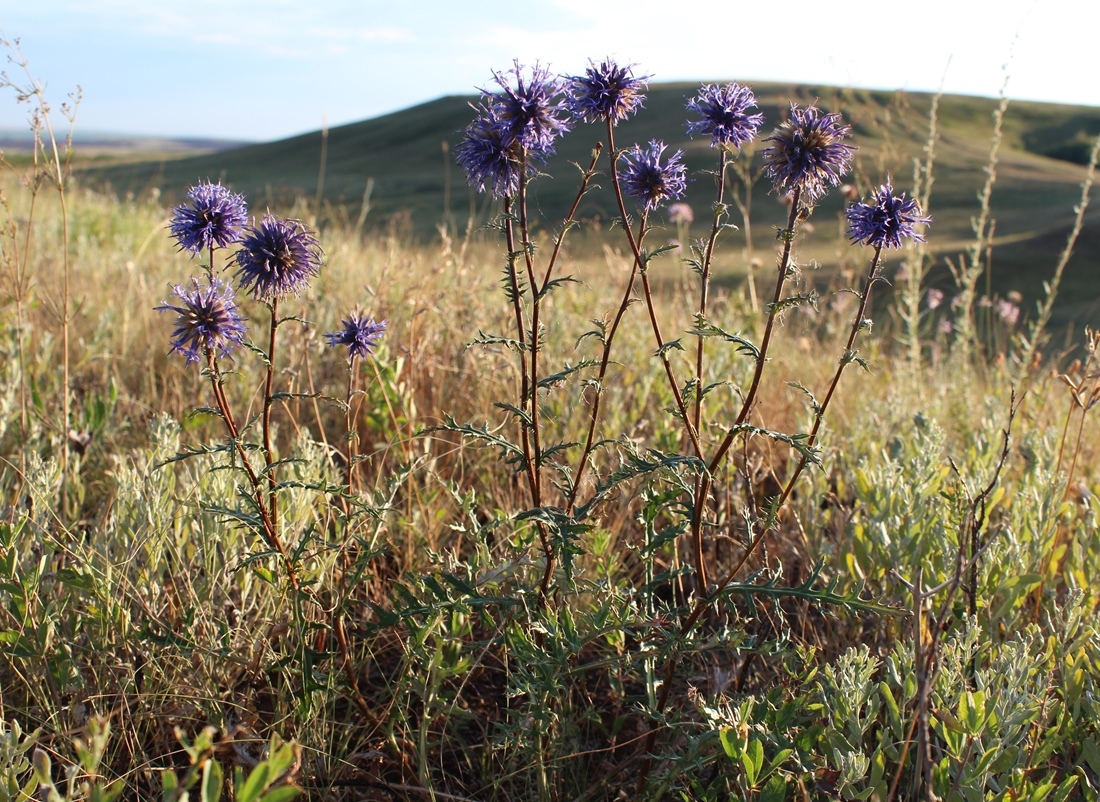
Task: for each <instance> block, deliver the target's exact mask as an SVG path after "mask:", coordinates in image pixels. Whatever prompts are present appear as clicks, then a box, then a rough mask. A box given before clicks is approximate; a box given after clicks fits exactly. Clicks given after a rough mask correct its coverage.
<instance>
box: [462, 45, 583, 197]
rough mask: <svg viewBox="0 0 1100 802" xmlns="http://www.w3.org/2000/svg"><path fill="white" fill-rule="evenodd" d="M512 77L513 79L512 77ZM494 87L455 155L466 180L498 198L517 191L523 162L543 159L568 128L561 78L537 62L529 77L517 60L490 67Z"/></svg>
mask: <svg viewBox="0 0 1100 802" xmlns="http://www.w3.org/2000/svg"><path fill="white" fill-rule="evenodd" d="M510 76H511V77H514V79H515V80H514V85H513V81H512V80H511V79H510ZM493 80H494V81H495V82H496V84H497V85H498V86H499V87H500V91H498V92H490V91H488V90H484V89H483V90H482V93H481V102H480V103H479V104H477V105H475V106H474V107H473V108H474V110H475V111H476V112H477V117H476V118H475V119H474V121H473V122H472V123H470V125H468V126H467V127H466V130H465V131H463V134H462V141H461V142H460V143H459V144H458V147H457V148H455V158H456V159H457V161H458V163H459V165H460V166H461V167H462V168H463V169H464V170H465V171H466V178H467V180H468V181H469V183H470V185H471V186H473V187H475V188H476V189H477V190H478V191H480V192H484V191H486V190H491V191H492V192H493V194H494V195H496V196H497V197H503V196H505V195H510V194H513V193H515V192H516V190H517V189H518V188H519V180H520V175H521V174H522V172H523V169H524V165H525V164H528V165H530V164H542V163H543V162H545V161H546V159H547V158H548V157H549V156H550V155H551V154H552V153H553V152H554V143H555V141H556V139H557V138H558V137H559V136H561V135H562V134H563V133H565V132H566V131H568V130H569V128H570V126H571V122H570V120H569V117H568V115H567V109H566V103H565V98H564V95H563V91H564V83H563V82H562V80H561V79H560V78H557V77H555V76H552V75H550V72H549V71H548V70H547V69H545V68H544V67H540V66H539V65H537V64H536V65H535V66H534V67H533V68H531V75H530V77H529V78H525V77H524V68H523V67H521V66H520V65H519V64H518V63H517V64H516V65H515V67H514V68H513V69H511V70H508V71H506V72H494V73H493Z"/></svg>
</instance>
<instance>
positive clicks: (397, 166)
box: [80, 83, 1100, 323]
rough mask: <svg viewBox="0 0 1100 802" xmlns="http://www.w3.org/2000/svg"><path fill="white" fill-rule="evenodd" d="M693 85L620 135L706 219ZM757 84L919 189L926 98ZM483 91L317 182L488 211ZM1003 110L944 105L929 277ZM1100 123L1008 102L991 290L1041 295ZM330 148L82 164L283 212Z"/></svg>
mask: <svg viewBox="0 0 1100 802" xmlns="http://www.w3.org/2000/svg"><path fill="white" fill-rule="evenodd" d="M697 88H698V84H686V83H674V84H659V85H654V86H652V87H650V91H649V93H648V97H647V100H646V106H645V108H644V109H643V110H642V111H641V112H640V113H639V114H638V116H637V117H635V118H632V119H630V120H628V121H626V122H624V123H623V124H622V125H621V126H620V127H619V129H618V134H617V136H618V144H619V145H620V146H628V145H630V144H632V143H634V142H644V141H646V140H649V139H653V138H660V139H664V140H665V141H666V142H668V143H669V144H670V145H671V146H672V147H676V148H683V149H684V151H685V155H686V161H687V163H688V166H689V169H690V170H691V172H692V175H693V176H694V180H693V183H692V184H691V187H690V195H689V199H688V200H689V202H690V203H691V204H692V205H693V206H694V207H695V209H696V212H697V217H700V218H701V217H704V216H705V215H702V214H699V211H700V210H701V209H703V208H705V207H706V206H707V205H708V204H709V203H710V199H711V197H712V194H713V188H712V187H713V183H712V178H711V177H710V176H709V175H707V174H705V172H704V171H706V170H707V169H712V168H713V164H714V156H713V152H712V151H711V149H710V147H709V143H708V142H707V141H706V140H689V139H687V137H686V135H685V134H684V116H685V113H684V104H685V102H686V100H687V99H688V98H689V97H691V96H692V95H693V94H694V92H695V91H696V89H697ZM754 89H755V91H756V93H757V97H758V100H759V106H760V108H761V110H762V111H763V112H764V114H765V118H766V122H765V126H764V128H763V129H762V130H763V131H764V132H765V135H766V132H770V130H771V129H772V127H773V126H774V125H775V124H776V123H777V122H778V121H779V120H781V119H782V116H783V113H784V110H785V109H786V108H787V107H788V106H789V104H790V103H791V102H797V103H800V104H805V103H810V102H815V101H816V102H817V104H818V105H819V106H821V107H823V108H826V109H829V110H839V111H841V112H842V113H843V114H844V116H845V118H846V119H848V120H850V121H851V123H852V125H853V130H854V142H855V144H857V145H858V146H859V148H860V150H859V152H858V155H857V161H856V168H855V180H856V181H858V183H859V184H860V185H861V186H862V187H863V188H866V187H868V186H870V185H872V184H877V183H879V182H881V181H882V180H884V178H885V176H886V174H887V173H888V172H889V173H892V174H893V175H894V179H895V180H894V183H895V186H897V187H898V188H899V189H906V188H908V187H909V186H910V185H911V183H912V174H913V160H914V159H916V158H920V157H921V155H922V152H923V149H924V146H925V143H926V141H927V136H928V114H929V109H930V106H931V102H932V97H931V96H930V95H926V94H902V93H892V92H879V91H867V90H841V89H836V88H831V87H824V86H801V85H793V84H755V85H754ZM474 99H475V98H473V97H472V96H471V97H445V98H440V99H439V100H435V101H432V102H430V103H425V104H422V105H419V106H416V107H413V108H410V109H406V110H404V111H400V112H396V113H393V114H389V115H385V116H382V117H378V118H375V119H371V120H365V121H363V122H359V123H354V124H350V125H345V126H341V127H338V128H333V129H331V130H330V131H328V134H327V152H326V155H325V159H324V163H325V170H324V182H323V195H324V201H325V209H326V214H328V215H342V216H344V217H346V218H347V219H351V220H354V219H356V217H357V216H358V215H359V213H360V209H361V204H362V201H363V197H364V192H365V190H366V188H367V185H368V182H370V184H371V187H372V190H371V197H370V204H371V209H370V214H369V217H368V218H367V223H368V227H370V226H375V227H379V226H385V225H387V224H389V223H390V222H391V221H397V222H398V223H399V224H400V225H402V226H407V230H408V231H409V233H411V234H414V235H418V236H423V237H429V236H431V235H432V234H433V233H434V231H435V227H436V225H437V224H438V223H439V222H440V221H441V220H443V219H444V217H445V214H447V213H448V211H449V213H450V215H451V218H450V219H451V220H455V219H457V220H458V221H459V223H460V225H461V224H464V223H465V221H466V219H467V217H468V216H469V213H470V210H471V209H472V208H475V207H476V208H477V209H478V210H479V212H481V214H480V215H479V219H483V210H484V203H482V202H481V201H480V199H477V198H473V197H472V194H471V193H470V192H469V190H468V189H467V187H466V185H465V181H464V176H463V175H462V173H461V171H460V170H459V169H458V168H457V166H455V165H454V164H453V149H454V146H455V144H457V142H458V141H459V139H460V137H461V131H462V129H463V128H464V127H465V126H466V125H467V123H468V122H469V121H470V120H471V119H472V116H473V111H472V110H471V109H470V107H469V105H468V104H469V102H470V101H471V100H474ZM996 105H997V103H996V101H993V100H990V99H985V98H974V97H961V96H945V97H943V98H941V100H940V104H939V115H938V122H939V140H938V141H937V143H936V156H937V160H936V167H935V185H934V190H933V194H932V203H931V208H930V209H929V210H928V211H929V212H930V213H931V215H932V216H933V218H934V219H935V224H934V227H933V229H932V231H931V232H930V242H931V244H932V247H933V248H934V249H935V251H936V253H937V254H938V255H939V256H940V257H941V258H940V259H939V262H938V266H937V267H936V268H935V270H934V273H933V280H940V281H946V280H947V268H946V261H945V259H946V258H955V257H956V256H957V255H958V254H959V253H960V252H961V251H962V250H963V249H964V248H965V247H966V245H967V243H968V241H969V239H970V236H971V229H970V225H971V223H970V221H971V218H972V217H973V216H974V215H975V214H977V212H978V208H979V205H978V200H977V195H978V193H979V192H980V190H981V188H982V185H983V184H984V182H985V166H986V164H987V162H988V154H989V146H990V139H991V135H992V131H993V118H992V114H993V111H994V109H995V108H996ZM600 133H601V130H600V129H599V128H597V127H594V126H583V125H582V126H580V127H578V128H577V129H576V130H574V131H573V132H571V133H570V134H569V135H567V136H566V137H565V138H564V139H563V140H562V141H561V144H560V147H559V153H558V156H557V157H556V158H555V159H554V160H552V161H551V163H550V164H549V165H548V166H547V167H546V169H545V172H546V173H548V174H549V175H550V176H556V177H557V178H556V180H546V179H541V180H539V181H537V182H536V183H535V184H534V185H533V191H532V194H531V202H532V209H533V213H534V215H535V216H536V218H541V219H544V220H547V221H550V222H552V221H553V220H554V219H556V218H558V217H559V216H560V215H561V214H562V212H563V211H564V209H565V208H566V207H567V205H568V203H569V202H570V200H571V199H572V195H573V193H574V192H575V186H576V182H575V180H574V178H575V175H576V169H575V168H574V167H572V166H570V164H569V163H570V162H582V161H583V162H587V161H588V158H589V155H590V152H591V148H592V145H593V144H594V143H595V141H596V140H597V138H598V137H599V135H600ZM1098 133H1100V108H1093V107H1080V106H1061V105H1053V104H1041V103H1025V102H1013V103H1012V104H1011V105H1010V106H1009V108H1008V112H1007V114H1006V116H1005V119H1004V141H1003V143H1002V146H1001V149H1000V154H999V156H1000V161H999V164H998V166H997V175H998V180H997V184H996V187H995V189H994V193H993V216H994V218H995V219H996V229H995V231H996V243H997V247H996V248H995V250H994V255H993V272H992V287H993V289H994V290H996V291H999V292H1001V293H1002V294H1003V293H1006V292H1008V291H1009V290H1018V291H1020V292H1022V293H1023V294H1024V295H1025V296H1026V297H1028V298H1034V297H1035V296H1036V295H1037V293H1039V292H1041V289H1042V283H1043V281H1045V280H1046V279H1047V278H1049V276H1050V273H1051V272H1052V271H1053V268H1054V265H1055V262H1056V260H1057V257H1058V253H1059V251H1060V250H1061V248H1062V246H1063V244H1064V242H1065V237H1066V234H1067V233H1068V231H1069V229H1070V226H1071V224H1072V218H1073V207H1074V205H1075V204H1076V203H1077V201H1078V199H1079V196H1080V183H1081V181H1082V179H1083V178H1084V175H1085V166H1084V164H1085V162H1087V159H1088V152H1089V150H1090V148H1091V143H1092V140H1093V139H1094V138H1095V136H1096V135H1097V134H1098ZM323 143H324V137H323V136H322V133H321V132H314V133H310V134H304V135H301V136H297V137H292V138H290V139H284V140H280V141H277V142H270V143H265V144H258V145H249V146H246V147H240V148H235V149H231V150H226V151H221V152H217V153H209V154H204V155H197V156H192V157H187V158H174V159H173V158H165V157H164V156H156V157H153V158H149V159H147V160H141V161H130V162H128V163H126V164H117V165H109V166H91V167H88V168H85V169H83V170H82V171H81V173H80V180H81V181H82V182H84V183H85V184H91V185H98V186H110V187H113V188H114V189H116V190H119V191H129V192H141V191H142V190H146V189H149V188H152V187H158V188H159V189H161V190H162V191H163V192H165V193H166V197H168V198H169V199H170V200H175V199H178V198H179V197H182V193H183V190H184V188H185V187H186V186H187V185H189V184H191V183H194V182H195V181H196V180H199V179H205V178H209V179H212V180H220V181H222V182H224V183H226V184H228V185H230V186H232V187H233V188H234V189H235V190H237V191H240V192H244V193H246V194H247V195H248V197H249V199H250V201H251V204H252V207H253V208H254V209H260V208H263V207H264V206H269V207H271V208H282V209H285V208H287V207H288V206H289V205H290V204H291V203H292V202H293V201H294V200H295V199H300V198H305V199H308V201H309V202H311V203H312V201H313V199H314V197H315V194H316V192H317V188H318V176H319V171H320V167H321V164H322V145H323ZM448 151H449V152H448ZM757 158H759V157H757ZM604 183H605V184H606V182H604ZM767 190H768V187H767V182H766V181H761V182H760V183H758V184H757V185H756V189H755V192H754V196H753V197H754V207H753V225H754V228H755V230H756V231H757V232H758V233H757V245H758V246H760V245H763V244H766V242H765V240H766V238H767V231H768V228H769V227H770V226H772V225H776V224H779V223H780V222H781V221H782V219H783V209H782V206H781V205H780V204H779V203H778V202H777V200H776V198H775V197H774V196H772V195H769V194H768V191H767ZM613 206H614V204H613V200H612V198H611V195H610V192H609V190H608V188H607V187H604V188H603V189H602V190H598V191H595V192H593V193H591V194H590V195H589V196H587V197H586V199H585V202H584V205H583V207H582V209H581V216H582V217H584V218H588V219H600V220H602V221H604V222H606V221H607V220H608V219H610V218H611V217H613V216H614V213H613ZM840 208H841V199H840V197H839V195H838V194H837V193H833V195H832V196H830V197H828V198H826V200H825V201H823V203H822V205H821V207H820V208H819V209H818V210H817V212H816V213H815V222H817V225H818V227H819V228H825V227H826V226H831V225H833V224H832V223H831V222H830V221H832V220H834V219H835V216H836V214H837V213H838V212H839V210H840ZM735 221H736V218H735ZM1088 221H1089V224H1088V225H1086V229H1085V231H1084V232H1083V234H1082V237H1081V239H1080V240H1079V243H1078V248H1077V251H1076V254H1075V256H1074V259H1073V261H1072V262H1071V264H1070V267H1069V270H1068V271H1067V275H1066V279H1065V284H1064V285H1063V296H1062V297H1063V301H1062V303H1061V304H1060V307H1059V310H1058V314H1057V318H1058V319H1059V320H1060V321H1061V322H1063V323H1064V322H1066V321H1069V320H1071V319H1078V320H1082V321H1089V320H1092V321H1097V320H1098V319H1100V302H1098V300H1097V299H1098V296H1100V271H1098V270H1097V267H1098V266H1100V234H1098V232H1097V222H1098V221H1100V203H1098V204H1096V206H1095V207H1094V208H1092V209H1090V212H1089V215H1088ZM760 232H763V233H760ZM836 253H837V249H836V247H835V246H830V247H828V248H824V249H819V251H818V252H814V253H812V255H813V257H814V258H816V259H818V260H819V261H820V263H821V264H822V266H824V267H828V266H829V264H830V263H831V262H835V259H836ZM729 271H733V272H735V268H733V267H730V268H729Z"/></svg>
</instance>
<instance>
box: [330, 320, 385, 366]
mask: <svg viewBox="0 0 1100 802" xmlns="http://www.w3.org/2000/svg"><path fill="white" fill-rule="evenodd" d="M341 323H342V324H343V328H341V329H340V330H339V331H333V332H329V333H327V334H325V339H326V340H327V341H328V344H329V345H330V346H331V347H333V348H338V347H340V346H341V345H346V346H347V347H348V359H349V360H350V359H353V358H354V357H359V358H360V359H366V358H367V357H368V356H370V355H371V354H373V353H374V349H375V346H377V345H378V341H379V340H380V339H382V334H383V333H384V332H385V331H386V321H384V320H375V319H374V318H370V317H367V316H366V315H358V314H352V316H351V317H349V318H348V319H347V320H343V321H341Z"/></svg>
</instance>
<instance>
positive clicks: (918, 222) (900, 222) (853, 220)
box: [844, 179, 932, 293]
mask: <svg viewBox="0 0 1100 802" xmlns="http://www.w3.org/2000/svg"><path fill="white" fill-rule="evenodd" d="M844 214H845V216H846V217H847V218H848V234H849V236H850V237H851V238H852V241H853V242H859V243H861V244H863V245H873V246H875V247H877V248H900V247H901V242H902V240H903V239H904V238H906V237H908V238H909V239H912V240H915V241H916V242H924V235H923V234H922V233H921V232H919V231H917V230H916V229H915V228H914V226H926V225H928V224H929V223H931V222H932V218H931V217H925V216H924V215H922V214H921V208H920V204H919V203H917V200H916V198H907V197H905V193H904V192H902V193H901V194H900V195H897V196H895V195H894V188H893V187H892V186H890V181H889V179H887V181H886V183H885V184H883V185H882V186H881V187H879V188H878V191H877V192H874V193H872V195H871V200H870V202H869V203H862V202H861V203H855V204H853V205H851V206H849V207H848V208H847V210H845V212H844ZM929 293H931V290H929Z"/></svg>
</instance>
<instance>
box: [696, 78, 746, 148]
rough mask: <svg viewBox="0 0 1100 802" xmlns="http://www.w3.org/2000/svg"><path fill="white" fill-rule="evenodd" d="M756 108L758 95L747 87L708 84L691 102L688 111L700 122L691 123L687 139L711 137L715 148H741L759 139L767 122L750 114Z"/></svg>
mask: <svg viewBox="0 0 1100 802" xmlns="http://www.w3.org/2000/svg"><path fill="white" fill-rule="evenodd" d="M755 107H756V95H754V94H753V92H752V90H751V89H749V88H748V87H747V86H741V84H739V83H729V84H726V85H725V86H716V85H714V84H705V85H703V86H701V87H699V94H698V95H696V96H695V97H693V98H692V99H691V100H689V101H688V104H687V109H688V111H690V112H692V113H693V114H698V115H699V117H700V118H701V119H698V120H689V121H688V124H687V132H688V135H689V136H691V135H694V134H710V146H711V147H712V148H716V147H718V146H719V145H733V146H734V147H735V148H739V147H741V146H742V145H743V144H745V143H746V142H751V141H752V140H753V139H754V138H755V137H756V129H757V128H759V127H760V126H761V124H762V123H763V122H764V115H763V114H749V109H752V108H755Z"/></svg>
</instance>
